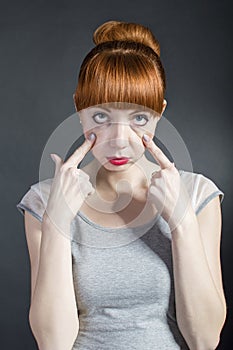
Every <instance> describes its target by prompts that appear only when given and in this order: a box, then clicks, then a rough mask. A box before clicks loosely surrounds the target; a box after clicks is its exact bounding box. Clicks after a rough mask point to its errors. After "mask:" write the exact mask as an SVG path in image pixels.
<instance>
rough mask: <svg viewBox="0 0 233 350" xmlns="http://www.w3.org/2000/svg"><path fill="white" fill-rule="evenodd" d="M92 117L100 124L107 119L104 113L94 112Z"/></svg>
mask: <svg viewBox="0 0 233 350" xmlns="http://www.w3.org/2000/svg"><path fill="white" fill-rule="evenodd" d="M92 118H93V119H94V121H95V122H96V123H98V124H102V123H104V122H105V121H106V120H107V115H106V114H104V113H96V114H95V115H93V117H92Z"/></svg>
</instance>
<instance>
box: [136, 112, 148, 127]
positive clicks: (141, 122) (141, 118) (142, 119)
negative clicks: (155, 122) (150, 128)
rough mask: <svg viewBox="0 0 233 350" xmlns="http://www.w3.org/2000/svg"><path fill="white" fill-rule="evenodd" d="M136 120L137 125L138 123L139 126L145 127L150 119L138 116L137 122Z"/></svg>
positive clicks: (141, 115)
mask: <svg viewBox="0 0 233 350" xmlns="http://www.w3.org/2000/svg"><path fill="white" fill-rule="evenodd" d="M136 119H137V123H136V124H137V125H145V124H146V123H147V122H148V118H147V117H146V116H145V115H143V114H140V115H136V117H135V120H136Z"/></svg>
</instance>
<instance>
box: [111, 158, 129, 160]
mask: <svg viewBox="0 0 233 350" xmlns="http://www.w3.org/2000/svg"><path fill="white" fill-rule="evenodd" d="M107 159H108V160H111V159H116V160H121V159H122V160H123V159H124V160H125V159H129V157H107Z"/></svg>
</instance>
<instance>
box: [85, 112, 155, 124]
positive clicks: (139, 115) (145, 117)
mask: <svg viewBox="0 0 233 350" xmlns="http://www.w3.org/2000/svg"><path fill="white" fill-rule="evenodd" d="M98 115H105V116H106V114H104V113H96V114H94V115H93V117H92V118H93V119H94V121H95V122H96V123H97V124H103V123H104V122H103V123H99V122H97V121H96V120H95V117H96V116H98ZM141 116H142V117H143V118H144V119H145V120H146V122H145V123H144V124H137V125H139V126H144V125H145V124H146V123H147V122H148V120H149V119H148V118H147V116H145V115H144V114H138V115H136V116H135V118H137V117H141Z"/></svg>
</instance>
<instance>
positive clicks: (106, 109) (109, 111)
mask: <svg viewBox="0 0 233 350" xmlns="http://www.w3.org/2000/svg"><path fill="white" fill-rule="evenodd" d="M99 108H100V109H103V110H105V111H107V112H108V113H111V110H110V109H108V108H106V107H99ZM137 112H140V113H141V112H144V113H149V114H150V112H149V111H139V110H135V111H133V112H131V113H130V114H129V115H132V114H134V113H137Z"/></svg>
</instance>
